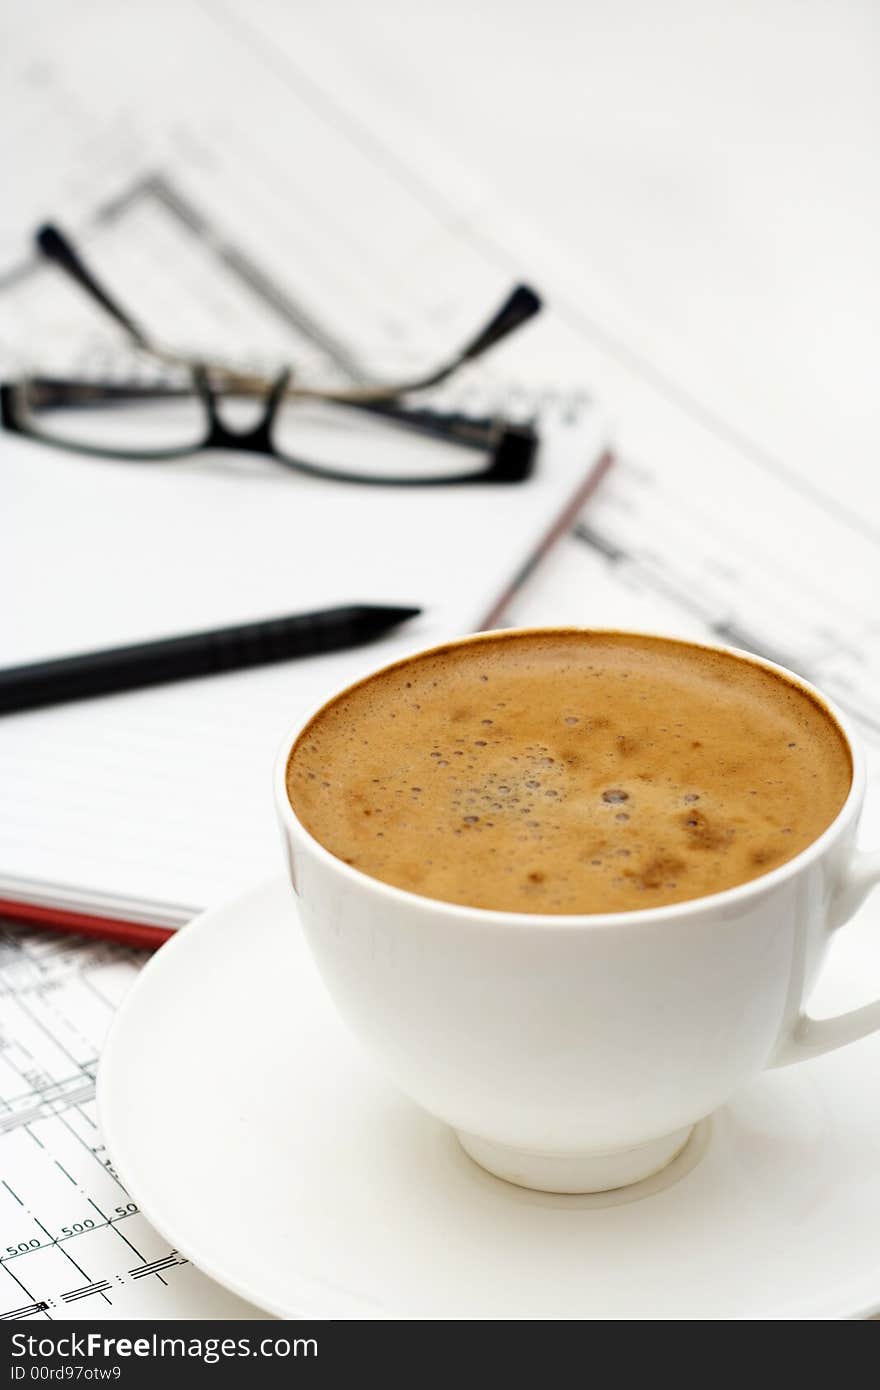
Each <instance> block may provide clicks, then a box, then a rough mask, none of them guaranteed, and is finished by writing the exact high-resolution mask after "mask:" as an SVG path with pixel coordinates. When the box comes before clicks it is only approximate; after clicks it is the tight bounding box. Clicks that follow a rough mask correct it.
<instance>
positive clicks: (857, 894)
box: [769, 850, 880, 1067]
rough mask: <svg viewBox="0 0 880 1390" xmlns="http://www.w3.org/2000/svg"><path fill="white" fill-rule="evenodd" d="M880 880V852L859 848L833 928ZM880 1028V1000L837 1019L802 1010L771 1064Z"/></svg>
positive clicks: (833, 913)
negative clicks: (865, 852) (810, 1013)
mask: <svg viewBox="0 0 880 1390" xmlns="http://www.w3.org/2000/svg"><path fill="white" fill-rule="evenodd" d="M878 883H880V851H877V852H875V853H872V854H864V853H862V852H861V851H859V850H856V851H855V852H854V854H853V856H852V858H851V859H850V861H849V863H848V864H847V866H846V868H845V869H844V871H843V875H842V877H841V881H840V884H839V885H838V888H837V891H836V892H835V894H834V896H833V898H832V900H831V907H830V913H829V923H828V925H829V928H830V929H831V930H832V931H836V929H837V928H838V927H842V926H843V924H844V923H845V922H848V921H849V919H850V917H852V915H853V913H854V912H855V911H856V909H857V908H858V907H860V906H861V904H862V903H863V902H864V900H865V898H866V897H867V896H868V894H869V893H870V891H871V889H872V888H873V887H875V885H876V884H878ZM878 1029H880V999H878V1000H877V1001H876V1002H875V1003H873V1004H865V1005H863V1006H862V1008H860V1009H850V1011H849V1013H845V1014H837V1015H836V1016H835V1017H834V1018H811V1017H810V1015H809V1014H807V1013H800V1014H798V1016H797V1017H796V1018H795V1020H794V1022H793V1024H792V1026H791V1028H790V1029H789V1030H788V1032H787V1033H786V1035H785V1036H784V1037H783V1038H781V1039H780V1042H779V1045H778V1047H777V1049H776V1052H775V1053H774V1055H773V1057H772V1059H771V1061H770V1063H769V1065H770V1066H771V1067H787V1066H790V1065H791V1064H792V1062H804V1061H806V1060H807V1059H808V1058H809V1057H818V1056H820V1055H821V1053H823V1052H833V1051H834V1050H835V1048H838V1047H844V1046H845V1044H846V1043H851V1042H858V1040H859V1038H865V1037H867V1036H868V1034H869V1033H876V1032H877V1031H878Z"/></svg>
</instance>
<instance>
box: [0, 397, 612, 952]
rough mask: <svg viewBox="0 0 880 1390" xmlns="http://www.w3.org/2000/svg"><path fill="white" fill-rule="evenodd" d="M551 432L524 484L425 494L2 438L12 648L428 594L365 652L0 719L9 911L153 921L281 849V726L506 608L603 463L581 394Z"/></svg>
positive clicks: (6, 643)
mask: <svg viewBox="0 0 880 1390" xmlns="http://www.w3.org/2000/svg"><path fill="white" fill-rule="evenodd" d="M540 431H541V439H542V442H541V445H540V449H539V455H538V462H537V468H536V473H535V476H534V478H533V479H531V480H530V481H528V482H527V483H525V484H522V485H517V486H509V487H498V486H494V487H493V486H479V485H477V486H469V487H464V488H462V487H459V488H456V487H452V488H438V489H433V490H420V489H412V490H408V489H406V488H389V489H383V488H376V489H371V488H360V487H357V486H350V485H349V486H339V485H332V484H328V483H325V482H320V481H315V482H312V481H310V480H307V479H306V480H300V479H292V478H291V477H290V476H288V475H286V474H284V473H283V472H282V471H281V470H277V469H275V468H274V467H273V466H272V465H271V464H270V463H267V462H265V461H264V462H262V463H258V464H257V465H254V464H253V463H250V462H249V461H248V460H246V459H242V458H237V457H235V456H233V455H229V456H228V457H219V458H217V457H212V458H210V459H206V460H203V461H202V462H200V463H196V462H193V463H187V464H178V465H175V466H174V467H173V468H172V467H168V468H165V469H164V470H161V471H158V472H156V471H153V472H151V471H150V470H149V469H145V468H144V467H143V466H141V467H126V466H125V465H120V464H118V463H117V464H112V465H110V464H107V463H105V462H100V461H94V460H90V459H87V458H75V457H73V456H70V455H67V454H64V453H62V452H60V451H53V450H50V449H47V448H43V447H41V446H36V445H32V444H25V443H17V442H15V441H14V440H8V441H7V440H0V457H2V465H3V473H4V488H5V494H6V497H7V499H8V500H9V501H10V502H11V504H12V505H11V507H9V508H8V509H7V525H8V528H9V529H8V533H7V539H6V543H5V544H4V547H3V554H2V558H0V571H2V577H3V580H4V588H5V592H6V593H7V594H8V593H16V594H17V595H18V601H17V602H16V603H15V604H14V605H13V606H12V607H11V608H7V611H6V613H5V615H4V617H3V620H2V652H3V661H4V663H6V664H16V663H19V662H25V661H30V660H38V659H40V658H43V657H50V656H57V655H63V654H66V653H69V652H73V651H84V650H88V649H90V648H97V647H102V646H111V645H116V644H122V643H125V642H133V641H143V640H149V639H150V638H153V637H158V636H161V635H167V634H170V633H175V632H183V631H197V630H201V629H204V628H210V627H212V626H218V625H221V624H229V623H236V622H246V621H248V620H251V619H257V618H263V617H269V616H273V615H275V614H279V615H280V614H281V613H285V612H296V611H303V610H309V609H315V608H321V607H327V606H330V605H332V604H335V603H346V602H352V601H363V602H376V603H397V602H399V603H407V604H414V605H418V606H420V607H421V608H422V609H423V612H422V615H421V617H420V618H418V619H416V620H415V621H414V622H412V623H410V624H408V625H406V627H405V628H404V629H400V630H398V631H397V632H396V633H395V634H394V635H393V636H391V637H390V638H387V639H386V640H384V641H382V642H380V643H374V644H372V645H370V646H368V647H364V648H360V649H357V650H354V651H349V652H338V653H334V654H330V655H326V656H321V657H316V658H308V659H305V660H299V661H291V662H287V663H283V664H280V665H277V666H273V667H266V668H262V669H259V670H253V671H242V672H237V673H234V674H230V675H223V676H215V677H210V678H208V679H204V680H194V681H188V682H183V683H179V684H175V685H170V686H165V687H160V688H155V689H152V690H144V691H133V692H130V693H128V694H121V695H115V696H109V697H104V698H101V699H95V700H87V701H82V702H79V703H76V704H71V705H64V706H59V707H57V708H49V709H45V710H35V711H33V712H30V713H25V714H18V715H11V716H7V717H5V718H3V719H2V720H0V900H2V901H0V907H2V909H3V910H5V911H6V912H7V913H8V914H9V915H14V916H16V917H19V918H23V919H26V920H30V921H44V922H48V923H52V924H54V925H67V926H70V927H72V928H75V929H79V930H93V931H96V932H100V931H103V932H108V931H109V932H110V933H111V934H114V935H119V934H120V924H130V928H129V930H128V933H127V935H128V939H130V940H140V941H149V940H154V939H157V936H158V932H157V929H158V930H159V931H167V930H169V929H173V928H174V927H176V926H178V925H180V924H181V923H183V922H185V921H187V920H188V919H189V918H190V917H191V916H192V915H193V914H194V913H195V912H197V911H198V910H200V909H202V908H204V907H207V906H210V905H211V904H213V903H216V902H218V901H220V900H221V899H222V898H224V897H226V896H229V895H230V894H231V893H234V892H236V891H237V890H238V889H240V888H243V887H244V886H245V885H246V884H247V883H248V882H250V881H252V880H253V879H255V878H259V877H261V876H264V875H266V874H269V873H271V872H273V870H275V869H278V868H280V866H281V857H280V850H279V847H278V837H277V831H276V828H275V825H274V811H273V807H272V798H271V772H272V765H273V760H274V756H275V753H276V751H277V748H278V746H279V744H280V741H281V739H282V738H283V736H284V734H285V733H286V731H288V730H289V729H291V728H292V727H293V726H294V724H295V722H296V721H297V719H298V718H300V717H301V716H302V715H303V714H304V713H306V712H307V711H308V710H309V708H311V707H313V706H314V705H315V704H317V703H319V702H320V701H321V699H323V698H324V697H326V696H328V695H330V694H331V693H332V692H333V690H334V689H335V688H337V687H339V686H341V685H342V684H344V683H346V682H347V681H349V680H351V679H353V678H354V677H356V676H357V675H358V674H360V673H361V672H363V671H365V670H368V669H370V668H371V667H375V666H377V665H379V664H382V663H383V662H384V661H386V660H393V659H394V658H395V657H396V656H397V655H399V654H402V653H404V652H405V651H407V650H412V649H415V648H417V647H420V646H425V645H429V644H431V643H433V642H435V641H440V640H443V639H444V638H446V637H450V636H455V635H457V634H461V633H463V632H467V631H471V630H477V629H480V628H482V627H486V626H492V625H495V624H497V623H498V622H500V621H502V615H503V607H504V604H505V602H506V601H507V599H508V598H509V596H510V595H511V594H512V593H514V592H515V591H516V590H517V588H518V587H519V586H520V585H521V584H522V583H524V582H525V578H526V576H527V575H528V574H529V572H530V571H531V570H532V569H533V568H534V566H535V565H536V564H537V563H538V561H539V560H540V558H541V556H542V555H543V554H544V553H546V551H547V550H548V548H549V547H550V545H551V544H552V543H553V541H554V540H555V538H556V537H557V536H558V535H560V534H562V533H563V532H564V531H565V530H566V529H568V527H569V526H570V525H571V524H572V522H573V520H574V517H575V515H576V513H577V511H578V510H579V508H580V506H581V505H582V504H583V501H584V500H585V498H586V496H587V495H588V493H589V491H590V489H591V488H592V486H594V484H595V483H596V482H597V480H598V478H599V477H600V475H601V473H602V471H603V469H604V467H605V466H607V459H605V458H603V449H604V435H603V432H602V427H601V424H600V421H599V419H598V416H597V414H596V412H595V411H594V410H593V408H592V407H591V406H589V405H588V404H584V402H583V401H579V402H577V403H574V404H573V403H572V402H571V401H570V400H567V399H560V400H558V401H554V402H551V403H550V404H549V405H548V406H545V408H544V411H543V416H542V420H541V425H540ZM72 517H73V518H75V523H74V524H73V525H71V518H72ZM123 934H125V933H123Z"/></svg>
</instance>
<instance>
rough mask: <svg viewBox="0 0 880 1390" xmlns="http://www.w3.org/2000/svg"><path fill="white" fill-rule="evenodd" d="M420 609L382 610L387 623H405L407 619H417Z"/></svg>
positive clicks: (394, 608)
mask: <svg viewBox="0 0 880 1390" xmlns="http://www.w3.org/2000/svg"><path fill="white" fill-rule="evenodd" d="M421 611H422V610H421V608H396V607H393V606H391V607H388V608H383V609H382V613H383V616H385V617H387V619H388V621H389V623H405V622H406V621H407V619H408V618H417V617H418V616H419V614H420V613H421Z"/></svg>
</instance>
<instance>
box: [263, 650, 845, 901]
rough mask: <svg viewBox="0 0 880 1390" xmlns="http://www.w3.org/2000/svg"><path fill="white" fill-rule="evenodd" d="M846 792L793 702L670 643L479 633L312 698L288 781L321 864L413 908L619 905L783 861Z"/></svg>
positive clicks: (834, 760) (723, 657) (830, 746)
mask: <svg viewBox="0 0 880 1390" xmlns="http://www.w3.org/2000/svg"><path fill="white" fill-rule="evenodd" d="M851 781H852V763H851V758H850V753H849V748H848V745H847V743H846V740H845V738H844V736H843V733H842V732H841V730H840V729H839V727H838V725H837V724H836V722H835V720H834V719H833V717H832V716H831V714H830V713H829V712H828V711H827V710H825V709H824V708H823V706H822V705H821V704H819V702H818V701H817V700H816V699H814V697H813V696H812V695H810V694H809V692H807V691H806V690H804V689H803V688H802V687H800V686H798V685H796V684H795V683H793V682H792V681H789V680H786V679H785V678H784V677H782V676H778V675H776V674H774V673H773V672H771V671H768V670H766V669H765V668H764V667H762V666H759V665H757V664H754V663H752V662H749V661H747V660H745V659H742V658H738V657H734V656H729V655H727V654H725V653H723V652H713V651H710V650H706V649H703V648H700V647H695V646H691V645H689V644H688V643H685V642H673V641H668V640H665V639H661V638H651V637H634V636H629V635H626V634H623V633H619V634H618V633H591V632H581V631H577V630H568V629H560V630H550V631H542V632H532V633H530V632H522V633H517V632H511V633H499V634H493V635H490V636H488V637H481V638H478V639H476V640H473V641H470V642H466V643H462V644H458V645H452V646H448V647H444V648H440V649H436V650H435V651H433V652H429V653H427V654H425V655H423V656H418V657H415V658H413V659H411V660H408V661H405V662H402V663H400V664H398V665H396V666H393V667H391V668H389V669H388V670H385V671H381V672H379V673H378V674H376V675H375V676H372V677H370V678H369V679H367V680H366V681H364V682H362V683H361V684H359V685H356V686H354V687H352V688H351V689H349V690H347V691H345V692H344V693H343V694H341V695H340V696H338V697H337V698H336V699H335V700H333V701H332V702H331V703H330V704H329V705H326V706H325V707H324V709H322V710H321V711H320V712H319V713H318V714H317V715H316V716H315V718H314V719H312V721H311V722H310V723H309V725H308V726H307V727H306V729H305V730H304V731H303V733H302V734H301V735H300V737H299V739H298V740H297V742H296V744H295V746H294V748H293V751H292V753H291V756H290V760H289V762H288V766H287V791H288V796H289V798H290V802H291V805H292V807H293V810H294V812H295V813H296V815H297V816H298V817H299V819H300V821H301V822H302V824H303V825H304V826H305V827H306V829H307V830H308V831H309V832H310V833H311V834H312V835H313V836H314V838H315V839H316V840H318V841H319V842H320V843H321V844H322V845H324V846H325V848H327V849H328V850H330V852H331V853H332V854H334V855H336V856H337V858H339V859H341V860H343V861H344V862H345V863H347V864H352V865H354V866H355V867H357V868H358V869H360V870H362V871H363V872H364V873H366V874H369V875H371V876H372V877H373V878H378V879H382V880H383V881H384V882H386V883H390V884H393V885H394V886H396V887H398V888H404V889H407V890H408V891H409V892H412V893H419V894H422V895H424V896H426V897H429V898H438V899H441V900H443V901H446V902H451V903H460V904H464V905H467V906H470V907H480V908H492V909H496V910H501V911H508V912H527V913H598V912H627V911H633V910H636V909H640V908H647V907H657V906H659V905H661V904H665V903H675V902H681V901H682V900H684V899H688V898H698V897H703V896H705V895H707V894H710V893H717V892H720V891H721V890H722V889H725V888H731V887H733V886H734V885H735V884H739V883H745V882H747V881H748V880H750V879H754V878H757V877H759V876H760V875H761V874H765V873H768V872H769V871H770V870H771V869H775V868H777V867H778V866H779V865H780V864H784V863H785V862H786V860H788V859H792V858H793V857H794V856H795V855H796V854H799V853H800V851H801V850H803V849H805V848H806V846H807V845H809V844H810V843H811V842H812V841H813V840H815V839H816V838H817V837H818V836H819V835H820V834H821V833H822V831H823V830H825V829H826V828H827V826H828V825H830V823H831V822H832V821H833V820H834V818H835V816H836V815H837V813H838V811H839V810H840V808H841V806H842V805H843V803H844V801H845V800H846V797H847V794H848V792H849V788H850V785H851Z"/></svg>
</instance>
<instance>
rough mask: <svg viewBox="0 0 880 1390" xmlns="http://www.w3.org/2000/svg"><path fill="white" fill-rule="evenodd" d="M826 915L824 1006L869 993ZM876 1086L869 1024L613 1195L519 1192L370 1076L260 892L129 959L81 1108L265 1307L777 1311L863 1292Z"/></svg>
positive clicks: (626, 1314)
mask: <svg viewBox="0 0 880 1390" xmlns="http://www.w3.org/2000/svg"><path fill="white" fill-rule="evenodd" d="M868 925H870V924H868ZM848 930H849V932H850V938H849V940H848V941H847V942H846V943H845V949H843V950H838V951H837V952H836V954H835V956H834V958H833V960H832V966H831V970H830V974H829V977H828V983H827V985H826V987H825V989H824V992H823V999H822V1001H821V1002H823V1003H824V1004H825V1005H826V1006H827V1010H828V1011H829V1012H830V1011H831V1010H832V1009H836V1008H837V1007H839V1006H843V1005H845V1004H850V1003H852V1002H853V1001H854V1000H856V1001H858V999H859V998H860V997H867V994H868V993H869V992H870V979H869V980H868V981H865V980H864V976H865V975H866V973H867V974H868V975H869V976H870V977H872V978H873V982H874V985H875V987H877V986H880V952H878V949H877V946H876V945H874V944H873V942H874V939H875V938H876V932H874V933H871V932H869V931H867V930H865V929H863V927H862V926H860V925H856V926H854V927H851V928H849V929H848ZM878 1082H880V1038H874V1039H868V1040H867V1041H865V1042H863V1043H860V1044H857V1045H855V1046H853V1047H850V1048H845V1049H843V1050H842V1051H841V1052H838V1053H835V1054H833V1055H831V1056H828V1057H824V1058H821V1059H819V1060H817V1061H815V1062H811V1063H808V1064H804V1065H802V1066H799V1067H794V1068H790V1069H788V1070H785V1071H776V1072H770V1073H767V1074H766V1075H765V1076H764V1077H763V1078H762V1079H761V1080H760V1081H759V1082H758V1083H757V1084H756V1085H754V1086H753V1087H751V1088H750V1089H749V1090H748V1091H747V1092H745V1093H744V1094H742V1095H740V1096H739V1097H737V1098H736V1099H735V1100H734V1101H733V1102H732V1103H731V1104H730V1105H729V1106H728V1107H726V1108H725V1109H724V1110H723V1111H721V1112H719V1113H718V1114H717V1115H715V1116H714V1117H713V1119H712V1120H711V1122H709V1123H708V1124H704V1125H702V1126H698V1132H697V1134H696V1136H695V1139H694V1140H692V1141H691V1143H690V1144H689V1145H688V1147H687V1148H686V1149H685V1151H684V1152H683V1153H682V1154H681V1155H680V1156H679V1158H677V1159H676V1160H675V1161H674V1163H673V1164H672V1165H671V1166H670V1168H668V1169H667V1170H666V1171H665V1173H664V1174H661V1175H659V1176H658V1177H656V1178H652V1179H649V1180H648V1181H647V1182H646V1183H643V1184H639V1186H638V1187H635V1188H627V1189H623V1190H621V1191H620V1192H618V1193H606V1194H601V1195H597V1196H591V1197H562V1196H551V1195H545V1194H541V1193H537V1192H529V1191H526V1190H525V1189H523V1188H518V1187H514V1186H511V1185H510V1184H508V1183H505V1182H502V1181H500V1180H499V1179H497V1178H493V1177H490V1176H489V1175H488V1174H487V1173H485V1172H484V1171H483V1170H482V1169H480V1168H478V1167H477V1166H476V1164H474V1163H473V1162H472V1161H471V1160H470V1159H469V1158H468V1157H467V1156H466V1155H465V1154H464V1152H463V1151H462V1150H461V1149H460V1147H459V1145H458V1143H457V1142H456V1140H455V1138H454V1137H453V1135H452V1134H451V1132H450V1131H449V1130H447V1129H446V1128H444V1126H443V1125H441V1124H439V1123H438V1122H436V1121H434V1120H432V1119H430V1118H428V1117H427V1116H426V1115H424V1114H422V1113H421V1112H420V1111H418V1110H417V1109H416V1108H415V1107H414V1106H413V1105H411V1104H410V1103H409V1102H408V1101H407V1100H406V1099H404V1098H403V1097H402V1096H400V1095H399V1094H397V1093H396V1092H395V1091H394V1090H393V1089H392V1088H391V1087H390V1086H389V1085H387V1084H386V1083H385V1082H384V1081H383V1079H382V1078H381V1077H379V1076H378V1075H377V1074H376V1073H375V1072H374V1071H373V1070H372V1068H371V1066H370V1064H369V1063H368V1062H367V1060H366V1059H365V1058H363V1056H362V1055H361V1053H360V1050H359V1048H358V1046H357V1044H356V1043H355V1042H354V1041H353V1040H352V1039H351V1038H350V1037H349V1035H348V1034H347V1033H346V1031H345V1030H344V1028H343V1026H342V1025H341V1024H340V1023H339V1022H338V1020H337V1018H336V1015H335V1013H334V1011H333V1007H332V1005H331V1004H330V1002H329V1000H328V998H327V996H326V995H325V993H324V989H323V986H322V985H321V983H320V981H319V980H318V978H317V975H316V973H315V970H314V968H313V966H312V964H311V959H310V957H309V956H308V954H307V951H306V947H305V944H304V942H303V940H302V937H301V934H300V931H299V928H298V923H297V919H296V910H295V906H294V900H293V897H292V894H291V891H290V889H289V888H288V887H287V885H286V884H283V883H281V882H278V883H273V884H270V885H268V886H266V887H263V888H260V889H258V890H255V891H253V892H251V893H250V894H248V895H247V896H246V897H244V898H241V899H239V900H238V901H237V902H233V903H230V904H228V905H226V906H224V907H221V908H218V909H215V910H214V911H212V912H209V913H206V914H205V915H204V916H203V917H201V918H199V919H198V920H197V921H196V922H194V923H193V924H192V925H191V926H188V927H186V928H184V929H183V930H182V931H181V932H180V933H179V934H178V936H177V937H176V938H175V939H174V940H173V941H171V942H170V943H169V944H168V945H167V946H165V947H163V949H162V950H161V951H160V952H159V953H158V954H157V955H156V956H155V957H154V958H153V959H152V960H151V961H150V963H149V964H148V965H147V967H146V969H145V970H144V971H143V973H142V974H141V976H140V977H139V979H138V981H137V983H136V985H135V986H134V988H133V990H132V991H131V993H130V994H129V996H128V998H127V999H126V1001H125V1004H124V1005H123V1007H122V1010H121V1012H120V1013H119V1015H118V1017H117V1020H116V1023H115V1025H114V1028H113V1030H112V1032H111V1035H110V1038H109V1041H108V1043H107V1045H106V1048H105V1051H104V1056H103V1060H102V1063H101V1070H100V1076H99V1081H98V1101H99V1106H100V1114H101V1123H102V1125H103V1128H104V1135H105V1138H106V1141H107V1144H108V1147H109V1150H110V1152H111V1154H112V1155H113V1159H114V1161H115V1163H116V1164H117V1165H118V1167H119V1169H120V1171H121V1175H122V1177H123V1179H124V1181H125V1183H126V1185H127V1186H128V1187H129V1188H130V1190H131V1192H132V1195H133V1196H134V1197H135V1198H136V1199H137V1201H138V1202H139V1204H140V1206H141V1208H142V1209H143V1211H144V1212H145V1214H146V1215H147V1216H148V1217H149V1219H150V1220H151V1221H152V1222H153V1223H154V1224H155V1225H156V1226H157V1227H158V1228H159V1230H160V1231H161V1232H162V1233H163V1234H164V1235H165V1236H166V1237H167V1239H168V1240H169V1241H170V1242H171V1243H172V1244H173V1245H174V1246H175V1247H176V1248H177V1249H178V1250H180V1251H181V1252H182V1253H183V1254H184V1255H186V1256H188V1257H189V1259H190V1260H192V1261H193V1263H194V1264H196V1265H198V1266H199V1267H200V1268H201V1269H203V1270H204V1271H205V1272H206V1273H207V1274H209V1275H211V1276H213V1278H214V1279H217V1280H218V1281H219V1282H220V1283H221V1284H225V1285H226V1286H227V1287H228V1288H230V1289H232V1290H233V1291H234V1292H235V1293H237V1294H240V1295H241V1296H242V1297H243V1298H246V1299H249V1300H250V1301H251V1302H252V1303H255V1304H257V1305H258V1306H260V1307H261V1308H264V1309H266V1310H268V1311H269V1312H272V1313H276V1314H279V1315H280V1316H283V1317H320V1318H357V1319H362V1318H385V1317H391V1318H442V1319H460V1318H480V1319H534V1318H560V1319H561V1318H604V1319H631V1320H653V1319H661V1318H672V1319H681V1320H695V1319H716V1320H718V1319H735V1318H747V1319H765V1318H784V1319H798V1320H802V1319H814V1318H819V1319H838V1318H847V1317H859V1316H868V1315H869V1314H871V1313H872V1312H874V1311H876V1309H877V1308H878V1307H880V1105H878V1103H877V1096H878Z"/></svg>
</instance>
